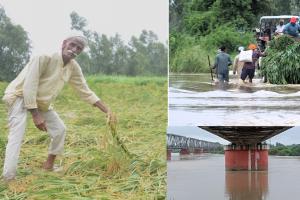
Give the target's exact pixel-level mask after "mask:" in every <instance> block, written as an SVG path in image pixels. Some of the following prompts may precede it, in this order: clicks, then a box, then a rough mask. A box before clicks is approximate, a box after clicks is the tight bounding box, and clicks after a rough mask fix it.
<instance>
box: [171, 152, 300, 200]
mask: <svg viewBox="0 0 300 200" xmlns="http://www.w3.org/2000/svg"><path fill="white" fill-rule="evenodd" d="M167 165H168V178H167V184H168V190H167V200H282V199H288V200H293V199H299V198H300V157H281V156H269V170H268V171H252V172H250V171H226V170H225V167H224V155H216V154H202V155H201V156H197V157H191V156H189V157H186V156H185V157H180V156H179V154H173V155H172V160H171V161H168V163H167Z"/></svg>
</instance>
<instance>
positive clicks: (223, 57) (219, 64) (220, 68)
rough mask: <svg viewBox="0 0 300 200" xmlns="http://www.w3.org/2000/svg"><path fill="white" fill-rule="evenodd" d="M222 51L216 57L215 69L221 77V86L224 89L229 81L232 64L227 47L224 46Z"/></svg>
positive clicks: (219, 77)
mask: <svg viewBox="0 0 300 200" xmlns="http://www.w3.org/2000/svg"><path fill="white" fill-rule="evenodd" d="M220 50H221V52H220V53H218V54H217V56H216V58H215V63H214V66H213V69H215V68H216V74H217V76H218V79H219V83H220V86H221V88H223V89H224V87H225V84H228V82H229V68H228V66H229V65H231V64H232V62H231V59H230V56H229V55H228V54H227V53H226V52H225V51H226V47H225V46H222V47H221V48H220Z"/></svg>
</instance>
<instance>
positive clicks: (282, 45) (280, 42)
mask: <svg viewBox="0 0 300 200" xmlns="http://www.w3.org/2000/svg"><path fill="white" fill-rule="evenodd" d="M294 43H295V40H294V39H293V38H291V37H289V36H287V35H283V36H280V37H278V38H275V39H274V40H271V41H270V42H269V48H270V50H271V51H284V50H286V48H287V47H288V46H290V45H292V44H294Z"/></svg>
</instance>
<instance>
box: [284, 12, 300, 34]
mask: <svg viewBox="0 0 300 200" xmlns="http://www.w3.org/2000/svg"><path fill="white" fill-rule="evenodd" d="M296 22H297V18H296V17H292V18H291V19H290V23H288V24H286V25H285V26H284V29H283V33H285V34H288V35H290V36H292V37H299V31H300V26H299V24H296Z"/></svg>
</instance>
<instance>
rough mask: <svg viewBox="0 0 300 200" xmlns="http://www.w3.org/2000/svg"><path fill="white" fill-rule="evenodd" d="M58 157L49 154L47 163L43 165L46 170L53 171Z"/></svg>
mask: <svg viewBox="0 0 300 200" xmlns="http://www.w3.org/2000/svg"><path fill="white" fill-rule="evenodd" d="M55 158H56V155H52V154H49V155H48V158H47V160H46V162H44V164H43V168H44V169H45V170H53V166H54V161H55Z"/></svg>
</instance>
